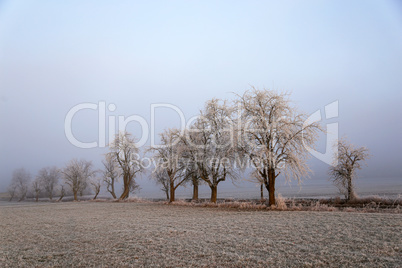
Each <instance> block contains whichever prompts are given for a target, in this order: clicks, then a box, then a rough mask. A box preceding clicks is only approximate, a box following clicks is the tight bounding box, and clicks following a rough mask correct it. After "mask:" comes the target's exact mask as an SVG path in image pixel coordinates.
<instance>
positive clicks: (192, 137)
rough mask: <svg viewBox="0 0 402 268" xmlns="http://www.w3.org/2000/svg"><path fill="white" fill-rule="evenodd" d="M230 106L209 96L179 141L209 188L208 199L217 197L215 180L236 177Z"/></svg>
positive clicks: (217, 182) (219, 180)
mask: <svg viewBox="0 0 402 268" xmlns="http://www.w3.org/2000/svg"><path fill="white" fill-rule="evenodd" d="M233 111H234V110H233V107H231V106H229V105H228V104H227V103H226V101H220V100H218V99H212V100H210V101H208V102H207V103H206V104H205V108H204V110H202V111H201V112H200V116H199V117H198V119H197V120H196V122H195V123H194V125H192V126H191V128H189V129H187V131H186V132H185V135H184V138H183V141H184V144H185V146H186V150H187V151H188V154H189V155H190V156H191V158H193V159H192V161H193V164H194V166H195V168H196V170H197V172H196V173H194V174H196V176H199V178H201V179H202V180H203V181H204V182H205V183H206V184H207V185H208V186H209V187H210V189H211V202H214V203H215V202H216V201H217V196H218V184H219V183H220V182H222V181H225V180H226V178H228V177H229V178H232V179H235V178H237V177H238V173H237V170H236V169H235V168H234V165H233V163H234V160H235V153H236V145H235V142H234V140H233V138H234V135H233V119H232V115H233Z"/></svg>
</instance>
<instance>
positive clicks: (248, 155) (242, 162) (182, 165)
mask: <svg viewBox="0 0 402 268" xmlns="http://www.w3.org/2000/svg"><path fill="white" fill-rule="evenodd" d="M307 118H308V116H307V114H305V113H302V112H300V111H298V109H297V108H296V107H295V106H293V105H292V104H291V102H290V100H289V94H287V93H283V92H275V91H269V90H257V89H255V88H252V89H251V90H249V91H246V92H245V93H244V94H243V95H236V96H235V99H234V100H232V101H228V100H219V99H212V100H209V101H207V102H206V103H205V105H204V108H203V109H202V110H201V111H200V113H199V116H198V117H197V118H196V119H195V120H193V122H192V124H191V125H189V126H188V127H187V128H186V129H184V130H179V129H175V128H172V129H166V130H165V131H163V132H162V133H161V134H160V138H161V143H160V145H158V146H154V147H151V148H149V149H148V150H146V151H144V152H143V153H144V155H145V154H150V153H151V154H152V157H153V159H154V163H156V165H155V166H154V167H153V168H152V172H151V176H150V177H151V178H152V179H154V180H155V181H156V182H157V183H158V184H160V185H161V189H162V190H163V191H164V193H165V194H166V198H167V199H168V200H169V201H170V202H173V201H175V192H176V189H177V188H178V187H180V186H183V185H185V184H188V183H190V184H191V185H192V187H193V196H192V199H193V200H198V187H199V185H200V184H204V185H207V186H208V187H209V188H210V191H211V197H210V201H211V202H216V201H217V197H218V185H219V184H220V183H221V182H224V181H227V180H228V179H230V180H237V179H239V178H240V177H242V175H243V174H244V173H245V171H246V170H247V171H250V170H251V172H250V173H251V174H252V178H253V179H252V181H254V182H256V183H258V184H259V185H260V191H261V199H263V188H264V187H265V188H266V189H267V191H268V204H269V205H275V183H276V179H277V177H278V176H279V175H280V174H282V175H283V176H284V177H285V178H286V180H297V181H298V182H300V181H301V180H302V179H303V178H305V177H308V176H309V173H310V169H309V167H308V165H307V160H308V157H309V153H308V150H307V148H314V144H315V142H316V140H317V138H318V134H319V133H320V132H321V131H322V127H321V126H320V125H319V123H317V122H308V120H307ZM338 147H339V150H338V155H337V157H336V159H334V161H336V164H334V165H333V166H332V167H331V168H330V171H329V174H330V176H331V178H333V181H334V183H335V184H336V185H337V186H338V187H339V189H340V191H341V192H342V193H343V194H345V197H346V198H347V199H348V200H351V199H353V198H355V196H356V194H355V191H354V186H353V182H354V179H355V178H356V171H357V170H358V169H361V167H362V166H361V165H362V164H363V163H364V161H365V160H366V159H367V158H368V156H369V155H368V150H367V149H366V148H364V147H361V148H355V147H353V146H352V145H350V144H349V143H348V142H347V141H346V139H341V140H339V141H338ZM139 155H140V150H139V148H137V146H136V144H135V138H134V137H133V136H132V135H131V134H130V133H128V132H121V133H119V134H117V135H116V137H115V139H114V141H113V142H112V143H111V144H110V145H109V152H108V153H107V154H106V155H105V158H104V160H103V161H102V163H103V168H102V169H101V170H95V169H94V167H93V164H92V162H91V161H86V160H82V159H81V160H78V159H73V160H71V161H70V162H69V163H67V165H66V166H65V167H64V168H61V169H58V168H56V167H47V168H43V169H41V170H39V172H38V174H37V175H36V177H35V178H34V179H33V180H32V181H31V175H30V174H29V173H28V172H27V171H25V170H24V169H23V168H21V169H17V170H15V171H14V173H13V177H12V180H11V183H10V186H9V195H10V200H13V199H15V200H18V201H21V200H24V199H25V198H26V197H27V195H28V194H31V195H32V196H33V197H34V198H35V200H36V201H38V199H39V198H40V197H47V198H49V199H50V200H53V198H54V197H55V196H58V197H59V200H61V199H62V198H63V197H64V196H65V195H72V196H73V197H74V200H78V196H80V195H81V196H82V195H83V194H84V193H85V191H88V190H89V189H91V190H92V192H94V194H95V196H94V199H96V198H97V196H98V194H99V192H100V190H101V186H102V185H105V186H106V190H107V192H109V193H110V195H111V196H112V198H114V199H118V200H124V199H126V198H128V197H129V194H130V193H132V192H135V191H137V190H139V185H138V184H137V182H136V180H135V179H136V177H137V176H138V175H139V174H141V173H143V172H144V171H145V170H146V168H144V165H142V163H141V159H140V157H139ZM119 181H121V182H122V184H123V189H122V193H121V195H120V196H117V195H116V189H115V184H116V183H117V182H119Z"/></svg>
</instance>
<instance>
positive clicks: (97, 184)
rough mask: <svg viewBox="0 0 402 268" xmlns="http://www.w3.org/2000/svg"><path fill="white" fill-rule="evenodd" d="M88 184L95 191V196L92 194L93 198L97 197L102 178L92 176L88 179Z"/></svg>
mask: <svg viewBox="0 0 402 268" xmlns="http://www.w3.org/2000/svg"><path fill="white" fill-rule="evenodd" d="M89 184H90V185H91V188H92V190H93V191H94V193H95V196H94V200H95V199H96V198H97V197H98V194H99V192H100V190H101V186H102V178H99V177H93V178H91V179H90V180H89Z"/></svg>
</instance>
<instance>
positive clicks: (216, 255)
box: [0, 202, 402, 267]
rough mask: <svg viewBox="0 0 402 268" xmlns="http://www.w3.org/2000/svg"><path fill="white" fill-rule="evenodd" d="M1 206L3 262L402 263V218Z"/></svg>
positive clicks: (156, 207)
mask: <svg viewBox="0 0 402 268" xmlns="http://www.w3.org/2000/svg"><path fill="white" fill-rule="evenodd" d="M23 204H24V205H22V204H20V205H18V206H14V205H10V206H7V205H4V204H3V206H0V217H1V218H0V241H1V245H0V266H1V267H16V266H63V267H65V266H97V267H98V266H102V265H103V266H105V267H108V266H136V267H137V266H162V267H173V266H175V267H177V266H179V267H180V266H181V267H187V266H200V267H214V266H232V267H233V266H235V267H240V266H264V267H266V266H269V267H283V266H298V267H300V266H302V267H303V266H304V267H312V266H314V267H316V266H323V267H328V266H332V267H339V266H352V267H401V266H402V248H401V240H402V235H401V233H402V215H401V214H383V213H374V214H369V213H364V214H363V213H346V212H311V211H309V212H305V211H245V210H241V211H239V210H236V209H221V208H204V207H186V206H170V205H164V204H157V203H114V202H99V203H95V202H74V203H46V204H34V203H23Z"/></svg>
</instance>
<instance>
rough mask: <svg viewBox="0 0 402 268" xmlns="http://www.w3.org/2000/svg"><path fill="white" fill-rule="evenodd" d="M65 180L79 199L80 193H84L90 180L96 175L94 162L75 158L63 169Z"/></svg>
mask: <svg viewBox="0 0 402 268" xmlns="http://www.w3.org/2000/svg"><path fill="white" fill-rule="evenodd" d="M62 173H63V178H64V182H65V183H66V184H67V185H68V186H69V187H70V188H71V191H72V192H73V195H74V200H75V201H77V200H78V198H77V196H78V194H79V193H82V192H83V191H84V190H85V188H86V187H87V183H88V180H89V179H90V178H91V177H92V176H94V174H95V171H94V170H93V168H92V162H91V161H86V160H83V159H81V160H77V159H73V160H71V161H70V163H68V164H67V166H66V167H65V168H64V169H63V171H62Z"/></svg>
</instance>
